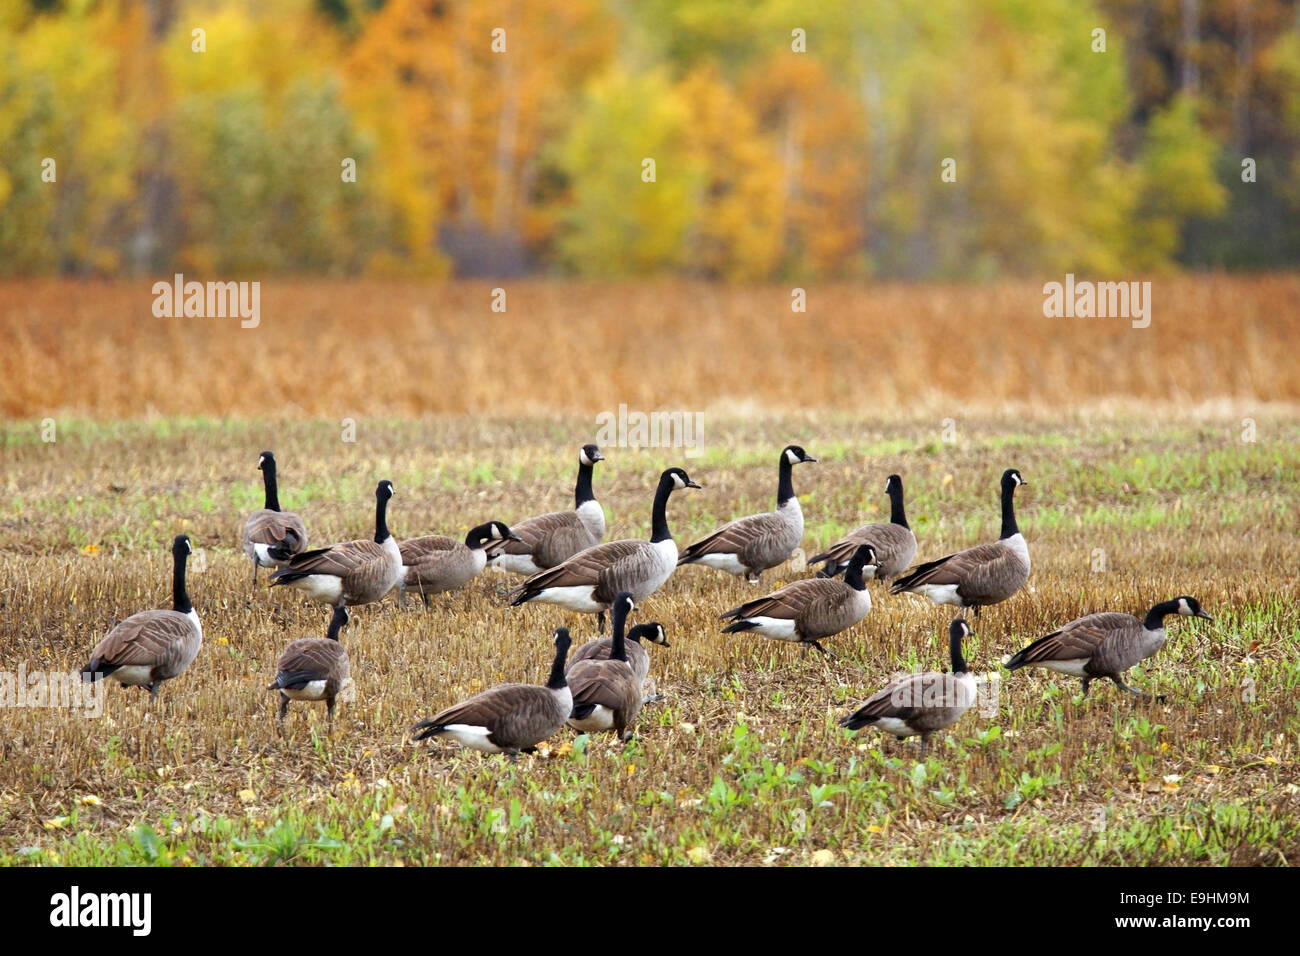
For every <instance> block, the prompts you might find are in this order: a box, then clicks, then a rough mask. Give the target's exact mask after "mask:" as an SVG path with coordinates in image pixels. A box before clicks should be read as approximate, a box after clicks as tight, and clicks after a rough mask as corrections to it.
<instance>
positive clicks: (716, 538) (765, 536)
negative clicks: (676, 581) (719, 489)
mask: <svg viewBox="0 0 1300 956" xmlns="http://www.w3.org/2000/svg"><path fill="white" fill-rule="evenodd" d="M790 532H791V526H790V524H789V523H788V522H787V521H785V520H784V519H783V518H782V517H781V516H780V515H778V514H776V513H774V512H768V513H767V514H761V515H749V516H747V517H744V518H737V519H736V520H735V521H732V522H731V523H729V524H724V525H723V526H722V527H721V528H719V529H718V530H716V531H714V532H713V533H711V534H708V535H706V536H705V537H703V538H701V539H700V540H699V541H696V542H695V543H694V544H691V545H688V546H687V547H686V549H685V550H683V551H682V553H681V555H680V556H679V557H678V559H677V563H678V564H679V565H681V564H690V563H691V562H693V561H696V560H698V559H699V558H701V557H702V556H704V555H706V554H735V555H737V556H739V557H740V560H741V561H742V562H743V563H744V564H746V565H747V566H749V567H754V566H755V565H756V564H764V563H766V562H765V561H764V560H763V558H764V557H765V556H767V555H771V554H777V553H780V552H781V551H782V550H788V548H787V544H788V539H789V537H790ZM796 543H797V542H796ZM793 547H794V546H793V545H789V548H793Z"/></svg>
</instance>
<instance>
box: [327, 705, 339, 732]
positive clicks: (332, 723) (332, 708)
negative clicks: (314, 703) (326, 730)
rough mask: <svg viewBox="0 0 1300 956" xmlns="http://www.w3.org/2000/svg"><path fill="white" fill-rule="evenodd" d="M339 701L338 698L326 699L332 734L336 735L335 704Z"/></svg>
mask: <svg viewBox="0 0 1300 956" xmlns="http://www.w3.org/2000/svg"><path fill="white" fill-rule="evenodd" d="M337 699H338V698H336V697H327V698H325V712H326V713H327V714H328V715H329V725H330V733H331V734H332V733H334V702H335V701H336V700H337Z"/></svg>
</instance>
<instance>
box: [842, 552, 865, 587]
mask: <svg viewBox="0 0 1300 956" xmlns="http://www.w3.org/2000/svg"><path fill="white" fill-rule="evenodd" d="M866 566H867V555H866V554H864V553H862V551H861V549H859V550H858V551H854V552H853V557H852V558H851V559H849V566H848V568H847V569H846V570H845V572H844V583H845V584H847V585H848V586H849V587H851V588H853V590H855V591H862V590H864V589H865V588H866V586H867V579H866V578H864V577H863V576H862V570H863V568H865V567H866Z"/></svg>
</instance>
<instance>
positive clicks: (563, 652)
mask: <svg viewBox="0 0 1300 956" xmlns="http://www.w3.org/2000/svg"><path fill="white" fill-rule="evenodd" d="M568 656H569V645H568V644H557V645H556V646H555V661H554V662H553V663H552V664H551V676H550V677H549V678H548V679H547V681H546V686H547V687H548V688H550V689H551V690H559V689H560V688H562V687H567V686H568V682H567V681H565V679H564V659H565V658H566V657H568Z"/></svg>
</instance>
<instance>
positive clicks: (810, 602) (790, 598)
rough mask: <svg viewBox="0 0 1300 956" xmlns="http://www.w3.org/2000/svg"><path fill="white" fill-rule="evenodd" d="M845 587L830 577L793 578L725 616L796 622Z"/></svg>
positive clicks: (724, 615)
mask: <svg viewBox="0 0 1300 956" xmlns="http://www.w3.org/2000/svg"><path fill="white" fill-rule="evenodd" d="M845 587H846V586H845V585H844V584H842V583H841V582H839V581H832V580H829V579H827V578H804V579H803V580H801V581H793V582H791V583H790V584H787V585H786V586H785V587H783V588H779V589H778V590H776V591H773V592H772V593H771V594H769V595H767V596H766V597H761V598H756V599H754V600H753V601H747V602H746V603H744V604H742V605H740V607H735V608H732V609H731V610H730V611H727V612H726V613H725V614H723V615H722V616H723V617H724V618H745V617H775V618H781V619H783V620H791V621H793V620H797V619H798V618H799V617H800V616H802V615H803V614H805V613H806V612H807V611H808V610H809V608H811V607H814V606H815V605H817V604H819V603H821V602H824V601H828V600H833V599H834V598H835V596H836V594H837V592H840V591H843V590H844V589H845Z"/></svg>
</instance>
